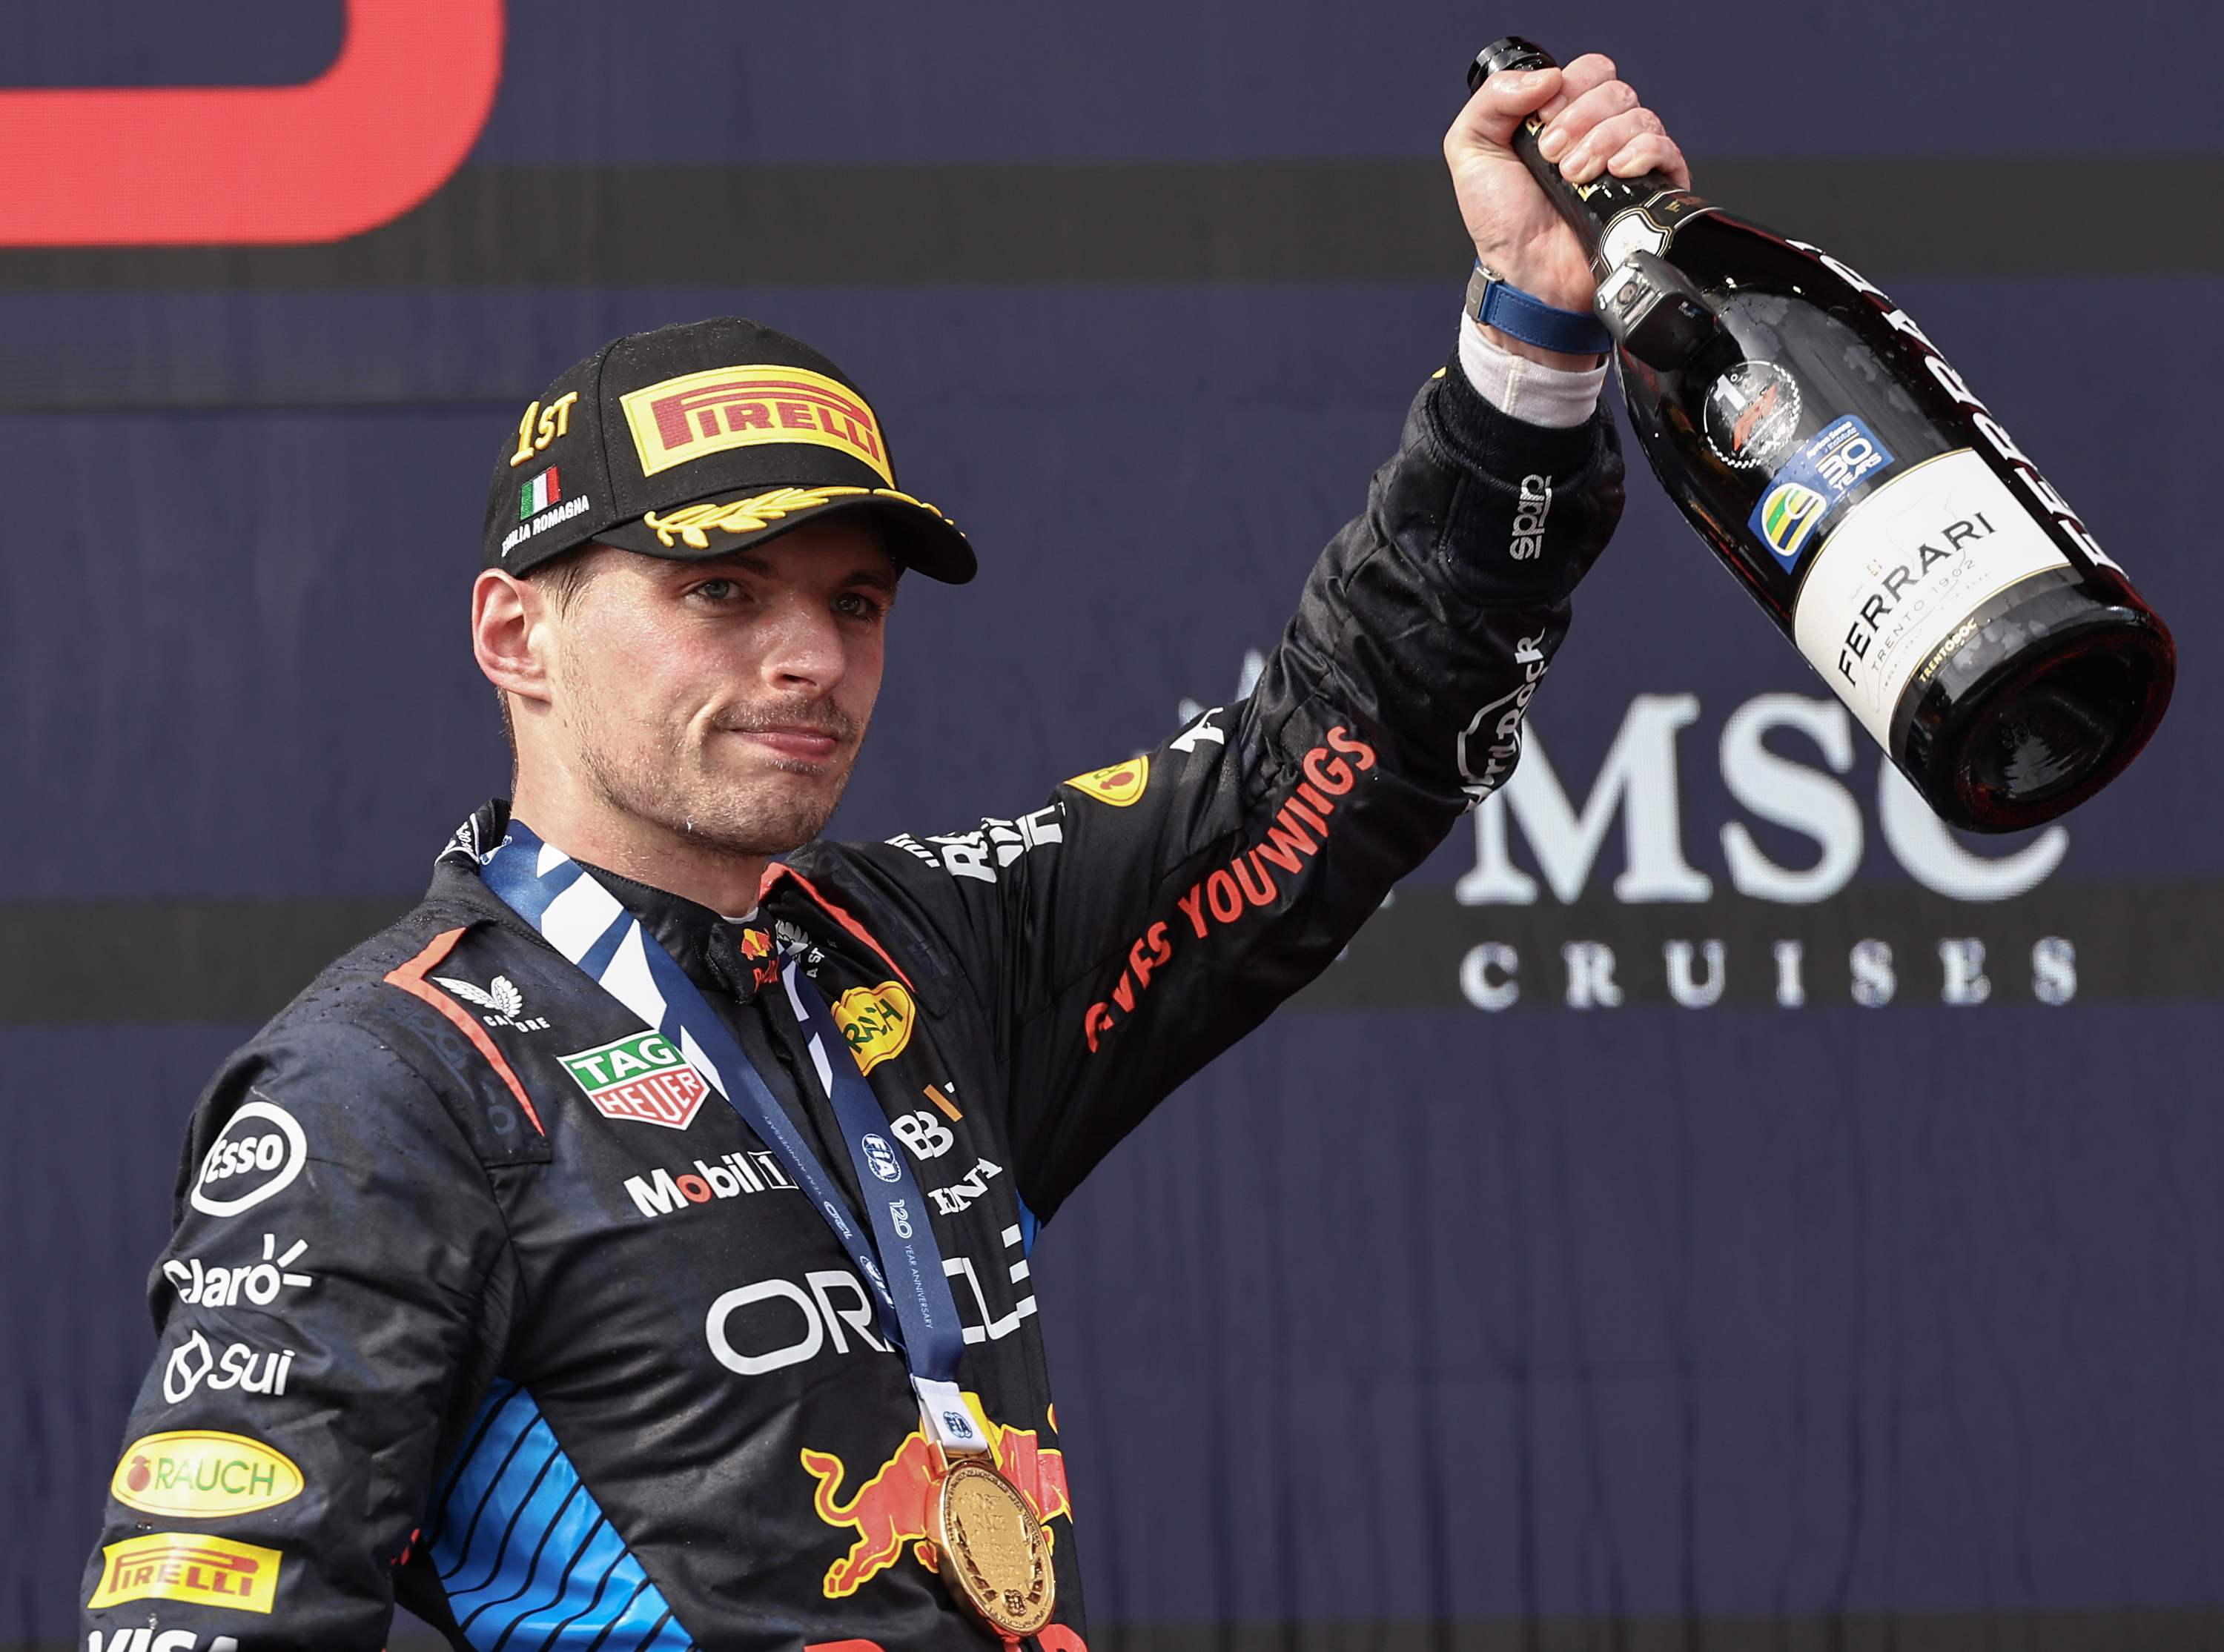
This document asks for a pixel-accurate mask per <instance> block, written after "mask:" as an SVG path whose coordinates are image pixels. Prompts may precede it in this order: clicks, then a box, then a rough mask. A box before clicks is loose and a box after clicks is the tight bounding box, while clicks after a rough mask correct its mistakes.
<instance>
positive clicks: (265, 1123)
mask: <svg viewBox="0 0 2224 1652" xmlns="http://www.w3.org/2000/svg"><path fill="white" fill-rule="evenodd" d="M308 1162H309V1138H307V1137H306V1135H304V1134H303V1133H302V1132H301V1126H300V1125H298V1124H296V1123H295V1122H294V1115H293V1114H292V1113H288V1112H287V1111H286V1109H285V1108H283V1107H278V1106H275V1105H274V1104H273V1103H271V1102H269V1101H262V1100H255V1101H250V1102H247V1103H245V1104H244V1105H243V1106H242V1107H241V1108H240V1109H239V1111H238V1112H237V1113H233V1114H232V1115H231V1122H230V1123H229V1124H227V1125H225V1126H224V1128H223V1129H222V1130H221V1131H219V1132H217V1138H216V1140H215V1141H214V1142H212V1144H210V1146H209V1150H208V1152H207V1153H206V1154H205V1155H204V1156H203V1157H202V1159H201V1170H200V1176H199V1178H198V1179H197V1180H196V1181H195V1182H194V1183H193V1208H194V1209H195V1210H198V1211H199V1212H201V1213H202V1214H204V1215H208V1216H237V1214H239V1213H240V1212H241V1211H243V1210H250V1209H252V1208H253V1207H255V1206H256V1205H259V1204H261V1203H262V1201H264V1200H265V1199H268V1198H269V1197H270V1196H271V1195H274V1194H276V1193H281V1192H283V1191H284V1190H285V1189H287V1188H289V1187H291V1186H292V1185H293V1184H294V1177H296V1176H299V1175H300V1174H301V1167H302V1166H303V1165H304V1164H306V1163H308Z"/></svg>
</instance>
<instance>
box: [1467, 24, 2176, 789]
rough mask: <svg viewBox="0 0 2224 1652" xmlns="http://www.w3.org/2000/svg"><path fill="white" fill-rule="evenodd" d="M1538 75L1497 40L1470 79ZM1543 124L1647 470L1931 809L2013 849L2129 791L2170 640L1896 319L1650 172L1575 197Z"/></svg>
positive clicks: (2171, 652) (2017, 454)
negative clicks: (2045, 827)
mask: <svg viewBox="0 0 2224 1652" xmlns="http://www.w3.org/2000/svg"><path fill="white" fill-rule="evenodd" d="M1554 66H1556V65H1555V64H1554V62H1553V60H1552V59H1551V57H1549V56H1547V55H1546V54H1545V53H1544V52H1543V51H1541V50H1539V49H1538V47H1535V46H1532V45H1531V44H1530V43H1529V42H1527V41H1522V40H1519V39H1513V38H1508V39H1506V40H1501V41H1496V42H1495V43H1494V44H1492V45H1490V46H1488V47H1485V48H1484V49H1483V50H1482V53H1481V54H1478V56H1477V57H1476V59H1475V63H1474V65H1473V66H1471V67H1470V68H1469V72H1468V84H1469V88H1470V90H1472V89H1473V88H1475V87H1478V86H1480V85H1482V82H1483V80H1484V79H1485V78H1486V77H1487V76H1488V75H1491V74H1494V73H1499V72H1501V71H1504V70H1509V69H1511V70H1523V69H1535V68H1551V67H1554ZM1541 126H1542V123H1541V122H1540V121H1539V120H1538V118H1537V117H1534V116H1532V117H1530V118H1529V120H1528V122H1527V123H1526V125H1525V126H1524V127H1523V128H1522V129H1520V131H1518V132H1517V133H1516V134H1515V139H1514V147H1515V148H1516V150H1517V151H1518V152H1519V154H1520V156H1521V158H1522V160H1523V161H1525V162H1526V164H1527V166H1528V167H1529V169H1530V171H1531V172H1532V173H1533V174H1534V175H1535V177H1536V178H1537V180H1538V182H1539V183H1540V184H1541V185H1542V186H1544V188H1545V193H1546V194H1547V195H1548V196H1549V197H1550V198H1551V200H1552V202H1553V203H1554V205H1556V206H1557V207H1558V209H1559V211H1560V212H1561V215H1562V216H1563V217H1564V218H1566V220H1567V221H1568V223H1569V224H1570V225H1571V226H1573V228H1574V230H1575V231H1576V234H1577V235H1578V236H1580V237H1582V240H1583V244H1584V246H1585V247H1586V248H1587V249H1589V253H1590V257H1591V267H1592V268H1593V270H1594V271H1595V273H1596V274H1597V276H1598V278H1599V291H1598V298H1597V300H1596V303H1595V309H1596V311H1597V312H1598V315H1599V318H1600V319H1601V320H1602V322H1604V323H1605V324H1606V326H1607V329H1608V331H1609V332H1610V333H1612V334H1613V335H1614V339H1615V343H1616V352H1615V353H1616V356H1617V359H1618V364H1619V366H1620V369H1621V385H1622V393H1623V395H1624V397H1625V398H1626V400H1627V405H1628V409H1629V419H1630V423H1631V424H1632V426H1633V427H1634V428H1635V430H1636V432H1637V437H1638V440H1639V441H1640V443H1641V444H1642V445H1644V448H1645V452H1646V457H1647V458H1649V459H1650V460H1651V461H1652V469H1653V473H1654V474H1655V475H1656V476H1659V479H1660V483H1661V485H1662V486H1663V487H1664V488H1665V489H1667V490H1668V495H1669V497H1671V499H1673V500H1674V501H1676V503H1677V506H1678V507H1679V508H1681V509H1682V511H1683V513H1684V516H1685V517H1686V518H1687V519H1688V520H1690V524H1691V526H1693V527H1695V528H1696V529H1697V530H1698V533H1699V536H1700V537H1701V538H1702V539H1705V540H1706V542H1707V543H1708V544H1709V545H1711V546H1712V547H1713V548H1714V552H1715V555H1716V556H1718V557H1719V558H1722V561H1723V562H1724V563H1726V564H1728V567H1729V569H1730V571H1731V572H1732V573H1734V574H1735V575H1736V576H1737V577H1738V579H1739V581H1740V583H1742V584H1743V585H1744V586H1745V588H1746V590H1747V592H1749V593H1750V594H1751V595H1752V596H1753V600H1754V601H1755V602H1759V603H1760V606H1761V607H1762V608H1765V609H1766V610H1767V612H1768V614H1769V615H1770V616H1771V617H1772V619H1774V620H1775V621H1776V623H1777V625H1778V626H1779V627H1780V628H1781V629H1782V630H1783V631H1784V632H1785V634H1787V635H1789V636H1790V637H1791V640H1792V641H1793V643H1794V644H1795V645H1796V646H1798V649H1799V651H1800V653H1802V654H1804V656H1805V657H1806V659H1807V660H1808V663H1809V664H1810V665H1812V666H1813V667H1814V668H1815V669H1816V672H1819V673H1820V674H1821V675H1822V677H1823V680H1824V681H1826V682H1828V683H1829V684H1830V686H1831V688H1833V689H1834V690H1836V692H1837V694H1838V696H1839V697H1840V698H1841V699H1842V700H1843V701H1844V702H1845V703H1846V704H1847V706H1848V708H1849V709H1851V710H1852V712H1853V714H1854V716H1855V717H1856V718H1858V719H1859V720H1860V722H1861V724H1862V726H1863V727H1865V728H1867V729H1868V731H1869V732H1870V734H1872V735H1874V736H1875V737H1876V739H1877V740H1878V741H1879V742H1880V744H1881V745H1882V746H1883V747H1884V748H1885V750H1886V753H1888V754H1889V755H1890V757H1891V759H1892V762H1893V763H1894V764H1896V765H1897V766H1899V770H1900V772H1902V773H1904V774H1905V775H1906V776H1907V778H1908V779H1910V780H1911V781H1912V782H1913V783H1914V785H1915V787H1916V789H1917V790H1918V791H1920V792H1921V793H1922V794H1923V797H1924V799H1925V800H1926V801H1927V802H1928V803H1929V804H1930V807H1931V808H1932V809H1933V810H1936V811H1937V814H1938V815H1939V817H1941V818H1942V819H1943V820H1945V821H1947V822H1949V823H1951V824H1953V825H1956V826H1965V827H1970V828H1974V829H1976V830H1979V831H1993V832H2006V831H2013V830H2016V829H2019V828H2021V827H2025V826H2034V825H2037V824H2038V823H2041V822H2043V821H2047V820H2051V819H2052V818H2054V817H2056V816H2057V815H2059V814H2062V813H2063V812H2064V811H2066V810H2069V809H2071V808H2074V807H2075V806H2076V804H2080V803H2082V802H2083V801H2084V800H2085V799H2086V798H2089V797H2091V796H2092V795H2093V794H2094V792H2096V791H2099V790H2100V789H2101V787H2102V786H2104V785H2107V783H2108V782H2109V781H2110V780H2112V779H2114V778H2115V777H2116V776H2117V775H2118V774H2119V773H2120V772H2122V771H2123V769H2124V767H2125V766H2126V765H2127V764H2128V763H2130V762H2131V760H2132V758H2133V757H2135V756H2137V755H2138V753H2139V748H2140V747H2142V746H2144V745H2145V743H2146V741H2147V737H2148V736H2149V735H2151V734H2152V733H2153V732H2154V729H2155V726H2156V724H2157V723H2158V722H2160V721H2161V719H2162V715H2163V710H2164V707H2165V706H2167V705H2168V703H2169V702H2170V687H2171V684H2172V682H2173V680H2174V678H2175V677H2176V673H2177V651H2176V648H2175V646H2173V644H2172V643H2171V640H2170V632H2169V629H2168V628H2167V627H2165V626H2164V624H2163V622H2162V621H2161V619H2160V618H2159V617H2158V615H2156V614H2155V612H2154V610H2153V609H2152V608H2149V607H2148V606H2147V604H2146V603H2145V601H2144V600H2142V599H2141V597H2140V596H2139V593H2138V592H2137V591H2136V590H2133V589H2132V584H2131V582H2130V580H2129V579H2127V578H2126V577H2125V574H2124V571H2123V570H2122V569H2121V568H2120V567H2118V566H2117V564H2115V563H2114V562H2113V560H2111V559H2110V558H2109V557H2108V555H2107V552H2104V551H2102V550H2101V547H2100V545H2098V544H2097V543H2095V542H2094V538H2093V536H2092V534H2091V533H2088V531H2087V530H2086V527H2085V525H2084V524H2083V523H2082V521H2080V520H2078V518H2077V516H2076V513H2075V512H2073V511H2072V510H2071V509H2070V508H2069V506H2068V505H2067V504H2066V503H2065V502H2063V498H2062V496H2061V495H2059V494H2058V493H2057V492H2056V491H2055V490H2054V489H2053V487H2052V486H2051V485H2050V483H2049V482H2047V480H2046V478H2045V477H2044V476H2042V475H2040V473H2039V471H2038V467H2037V466H2036V465H2034V464H2033V463H2031V460H2030V459H2029V458H2028V457H2025V454H2024V453H2023V451H2022V450H2021V449H2019V447H2018V446H2017V445H2016V444H2015V442H2014V440H2013V439H2012V438H2011V437H2010V436H2009V435H2008V433H2007V432H2006V429H2004V428H2003V427H2002V426H2001V425H2000V421H1999V419H1996V418H1994V417H1993V414H1992V413H1991V412H1990V411H1989V410H1988V409H1987V407H1985V404H1984V403H1983V402H1981V400H1978V399H1977V397H1976V395H1975V394H1974V392H1972V391H1971V390H1970V388H1968V385H1967V384H1966V383H1964V382H1963V381H1962V376H1961V375H1960V374H1958V373H1956V372H1955V370H1954V369H1953V367H1952V366H1951V365H1950V364H1949V363H1948V362H1947V360H1946V358H1945V357H1944V356H1943V355H1942V354H1941V353H1940V352H1939V350H1938V349H1937V346H1936V345H1934V344H1932V343H1931V342H1930V339H1928V338H1927V337H1924V334H1923V331H1922V330H1921V329H1920V328H1919V327H1918V326H1917V325H1916V324H1915V323H1914V321H1913V320H1911V318H1909V317H1908V315H1907V313H1906V312H1905V311H1904V310H1902V309H1900V308H1899V306H1897V305H1895V304H1893V302H1892V300H1890V299H1889V298H1887V297H1886V295H1885V294H1884V293H1882V292H1881V291H1880V290H1879V289H1878V288H1877V287H1875V286H1874V285H1873V283H1871V282H1869V281H1866V280H1864V279H1863V278H1862V277H1861V275H1859V274H1856V273H1855V272H1854V270H1852V269H1851V268H1848V267H1847V266H1846V265H1845V264H1844V263H1842V262H1840V261H1839V260H1837V259H1835V258H1833V257H1832V256H1830V255H1829V254H1828V253H1825V252H1823V251H1822V250H1821V249H1819V248H1816V247H1811V246H1809V245H1807V244H1806V243H1804V242H1798V241H1792V240H1788V239H1786V238H1785V237H1783V236H1778V235H1775V234H1772V233H1771V232H1770V231H1769V230H1764V229H1761V228H1759V227H1758V226H1756V225H1753V224H1747V223H1744V222H1742V221H1741V220H1739V219H1737V218H1733V217H1731V216H1730V215H1729V214H1728V213H1727V212H1724V211H1722V210H1721V209H1720V208H1719V207H1716V206H1714V205H1710V204H1709V203H1708V202H1706V201H1704V200H1702V199H1700V198H1699V197H1697V196H1696V195H1693V194H1691V193H1690V192H1687V191H1684V190H1681V189H1678V188H1677V186H1675V184H1674V183H1673V182H1672V181H1671V180H1670V179H1669V178H1667V177H1666V176H1665V174H1663V173H1657V172H1656V173H1646V175H1645V176H1643V177H1641V178H1627V179H1623V178H1615V177H1614V176H1612V175H1611V174H1603V175H1602V176H1601V177H1599V178H1598V179H1596V180H1595V181H1593V182H1591V183H1589V184H1582V185H1577V184H1570V182H1568V180H1566V179H1565V178H1564V177H1563V176H1562V175H1561V173H1560V171H1559V169H1558V168H1557V167H1555V166H1553V165H1552V164H1551V162H1550V161H1546V160H1545V158H1544V157H1543V155H1542V154H1539V153H1538V148H1537V136H1538V131H1539V129H1541Z"/></svg>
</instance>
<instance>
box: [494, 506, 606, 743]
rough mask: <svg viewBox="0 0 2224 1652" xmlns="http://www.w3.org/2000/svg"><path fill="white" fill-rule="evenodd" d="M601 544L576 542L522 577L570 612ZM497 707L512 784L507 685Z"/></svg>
mask: <svg viewBox="0 0 2224 1652" xmlns="http://www.w3.org/2000/svg"><path fill="white" fill-rule="evenodd" d="M601 548H602V547H601V546H600V545H598V544H597V542H596V541H595V540H593V539H588V540H586V541H584V543H582V544H579V545H573V546H572V548H571V549H570V550H569V551H565V552H561V553H560V554H559V555H557V556H553V557H551V558H549V559H548V560H547V561H546V562H544V563H542V564H540V566H539V567H538V568H534V569H533V570H532V571H529V572H528V573H524V574H521V575H520V576H519V577H520V578H521V579H523V580H524V581H525V582H526V583H528V584H529V585H531V586H533V587H534V589H536V590H542V591H545V592H547V596H548V601H549V602H550V604H551V605H552V606H553V608H555V610H556V611H557V612H558V613H559V614H568V613H570V612H571V610H572V604H573V603H574V602H578V600H579V593H580V592H581V591H583V590H586V589H587V587H588V585H589V584H591V583H592V582H593V580H594V577H595V574H596V571H597V566H598V564H597V563H596V561H595V559H594V558H592V557H591V556H589V555H588V554H587V553H588V552H591V551H596V550H599V549H601ZM494 701H495V705H496V709H498V710H499V711H500V712H501V713H502V743H503V744H505V745H507V746H508V747H509V761H510V766H511V771H512V772H511V776H510V779H511V784H512V785H515V783H516V774H515V769H516V765H517V723H516V721H515V718H514V717H512V716H511V715H510V709H509V690H506V689H496V690H495V691H494Z"/></svg>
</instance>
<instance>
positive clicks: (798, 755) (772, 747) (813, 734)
mask: <svg viewBox="0 0 2224 1652" xmlns="http://www.w3.org/2000/svg"><path fill="white" fill-rule="evenodd" d="M730 732H731V733H734V734H736V735H740V736H741V737H742V739H743V740H746V741H749V743H750V744H751V745H753V746H755V747H756V748H757V749H758V750H759V751H761V752H763V753H765V754H766V755H767V756H768V757H772V758H775V759H778V760H780V761H782V762H787V763H824V762H825V761H826V760H829V759H830V758H831V757H832V756H833V755H834V753H836V752H837V751H839V750H840V749H841V746H842V742H841V740H840V738H839V737H838V736H837V735H830V734H828V733H826V732H825V731H824V730H823V729H818V728H802V727H799V726H795V725H775V726H774V727H772V728H736V729H733V730H731V731H730Z"/></svg>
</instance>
